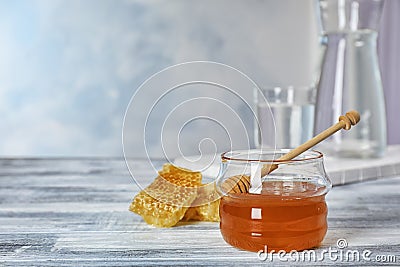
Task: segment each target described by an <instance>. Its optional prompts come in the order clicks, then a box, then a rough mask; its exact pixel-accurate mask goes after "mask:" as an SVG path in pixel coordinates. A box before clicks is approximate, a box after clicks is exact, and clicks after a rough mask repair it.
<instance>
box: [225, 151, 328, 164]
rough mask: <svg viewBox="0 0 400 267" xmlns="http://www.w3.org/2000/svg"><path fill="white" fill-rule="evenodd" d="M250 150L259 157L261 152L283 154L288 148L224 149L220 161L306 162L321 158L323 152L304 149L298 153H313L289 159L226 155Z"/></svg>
mask: <svg viewBox="0 0 400 267" xmlns="http://www.w3.org/2000/svg"><path fill="white" fill-rule="evenodd" d="M252 151H253V152H255V153H257V152H258V155H260V157H261V155H262V154H272V153H273V154H275V153H284V154H286V153H288V152H289V151H290V149H261V150H257V149H255V150H252V149H250V150H233V151H226V152H224V153H222V154H221V160H222V162H224V161H236V162H243V163H246V162H247V163H250V162H263V163H274V164H277V163H291V162H298V163H300V162H308V161H313V160H316V159H321V158H323V154H322V153H321V152H320V151H318V150H313V149H311V150H307V151H304V152H303V153H301V154H300V155H305V153H310V152H311V153H313V155H312V156H308V157H304V158H301V159H296V158H294V159H290V160H279V159H260V158H259V159H251V158H247V159H244V158H237V157H235V156H227V154H228V153H241V154H243V153H245V152H248V153H247V154H248V155H249V154H251V152H252ZM255 153H254V154H255Z"/></svg>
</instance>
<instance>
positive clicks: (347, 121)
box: [261, 110, 360, 177]
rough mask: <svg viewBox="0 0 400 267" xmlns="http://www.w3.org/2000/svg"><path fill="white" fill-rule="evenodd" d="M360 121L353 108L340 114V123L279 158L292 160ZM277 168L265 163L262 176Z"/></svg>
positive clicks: (274, 165)
mask: <svg viewBox="0 0 400 267" xmlns="http://www.w3.org/2000/svg"><path fill="white" fill-rule="evenodd" d="M359 121H360V114H359V113H358V112H357V111H355V110H351V111H349V112H347V113H346V115H342V116H340V117H339V122H338V123H336V124H334V125H332V126H331V127H329V128H328V129H326V130H324V131H323V132H321V133H320V134H318V135H316V136H314V137H313V138H311V139H310V140H308V141H307V142H305V143H303V144H301V145H300V146H298V147H296V148H295V149H293V150H291V151H289V152H288V153H287V154H285V155H283V156H282V157H280V158H279V159H278V160H291V159H293V158H295V157H297V156H298V155H300V154H301V153H303V152H304V151H306V150H308V149H310V148H311V147H313V146H315V145H316V144H318V143H319V142H321V141H323V140H325V139H326V138H328V137H329V136H331V135H332V134H334V133H336V132H337V131H339V130H341V129H345V130H350V128H351V126H352V125H356V124H357V123H358V122H359ZM276 168H278V165H276V164H273V165H270V164H264V166H263V167H262V169H261V177H262V176H265V175H267V174H268V173H270V172H272V171H273V170H275V169H276Z"/></svg>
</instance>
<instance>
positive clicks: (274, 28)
mask: <svg viewBox="0 0 400 267" xmlns="http://www.w3.org/2000/svg"><path fill="white" fill-rule="evenodd" d="M399 17H400V1H398V0H386V4H385V7H384V12H383V19H382V23H381V31H380V37H379V55H380V60H381V71H382V78H383V85H384V89H385V96H386V108H387V113H388V115H387V117H388V142H389V144H398V143H400V121H399V119H398V114H400V107H399V106H400V105H398V102H399V100H400V93H399V91H400V89H399V88H398V84H400V80H399V79H400V78H399V77H400V75H399V74H400V73H399V71H400V63H399V62H400V53H399V51H397V50H398V47H399V45H400V29H399V25H400V19H399ZM0 33H1V34H0V116H1V117H0V156H6V157H8V156H10V157H11V156H121V155H122V143H121V133H122V122H123V117H124V113H125V110H126V108H127V105H128V103H129V99H130V98H131V96H132V95H133V94H134V92H135V90H137V88H138V87H139V86H140V85H141V84H142V83H143V82H144V81H145V80H146V79H147V78H149V77H150V76H151V75H153V74H154V73H156V72H158V71H160V70H162V69H164V68H166V67H169V66H171V65H174V64H177V63H182V62H186V61H193V60H210V61H216V62H221V63H224V64H227V65H230V66H232V67H234V68H237V69H239V70H240V71H242V72H244V73H246V74H247V75H248V76H250V78H252V79H253V80H254V81H255V82H256V83H257V84H259V85H261V86H262V85H273V84H287V85H307V84H311V83H312V82H313V81H314V80H315V79H316V77H317V74H318V69H319V60H320V54H321V50H320V49H319V43H318V27H317V21H316V17H315V2H314V1H313V0H301V1H299V0H280V1H276V0H263V1H260V0H248V1H237V0H236V1H231V0H218V1H211V0H205V1H195V0H189V1H188V0H174V1H167V0H159V1H153V0H151V1H147V0H146V1H145V0H142V1H133V0H119V1H112V0H86V1H80V0H68V1H67V0H25V1H24V0H12V1H7V0H0ZM249 90H252V88H249ZM154 134H155V135H157V134H158V133H154ZM137 142H138V145H139V144H140V143H142V142H143V141H142V140H137Z"/></svg>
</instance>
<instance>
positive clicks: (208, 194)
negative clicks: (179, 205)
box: [182, 183, 219, 222]
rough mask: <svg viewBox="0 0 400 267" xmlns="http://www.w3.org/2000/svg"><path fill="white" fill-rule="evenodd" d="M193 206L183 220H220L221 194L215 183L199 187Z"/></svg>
mask: <svg viewBox="0 0 400 267" xmlns="http://www.w3.org/2000/svg"><path fill="white" fill-rule="evenodd" d="M204 203H205V204H204ZM191 206H192V207H190V208H189V209H188V210H187V212H186V214H185V216H184V217H183V219H182V220H183V221H209V222H219V195H218V193H217V191H216V188H215V184H214V183H212V184H204V185H203V186H201V187H199V189H198V191H197V197H196V199H195V200H194V201H193V203H192V205H191Z"/></svg>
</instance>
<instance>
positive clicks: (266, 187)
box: [220, 181, 328, 252]
mask: <svg viewBox="0 0 400 267" xmlns="http://www.w3.org/2000/svg"><path fill="white" fill-rule="evenodd" d="M325 195H326V188H325V186H319V185H316V184H314V183H309V182H303V181H267V182H263V186H262V190H261V192H260V194H249V193H240V194H230V195H227V196H224V197H223V198H222V199H221V203H220V218H221V222H220V228H221V233H222V236H223V238H224V239H225V241H226V242H228V243H229V244H231V245H232V246H235V247H237V248H240V249H244V250H249V251H259V250H264V249H265V248H267V249H268V251H271V250H275V251H276V252H278V251H279V250H285V251H291V250H297V251H300V250H304V249H309V248H312V247H316V246H318V245H319V244H320V243H321V241H322V240H323V238H324V236H325V234H326V231H327V213H328V209H327V205H326V202H325Z"/></svg>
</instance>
